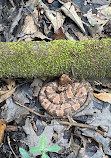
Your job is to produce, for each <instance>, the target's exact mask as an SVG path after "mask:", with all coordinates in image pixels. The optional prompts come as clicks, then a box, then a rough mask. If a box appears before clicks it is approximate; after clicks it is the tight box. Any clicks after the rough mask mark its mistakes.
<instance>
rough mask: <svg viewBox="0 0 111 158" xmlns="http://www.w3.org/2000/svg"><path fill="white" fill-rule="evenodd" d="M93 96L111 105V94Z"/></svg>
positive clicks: (104, 93) (95, 94)
mask: <svg viewBox="0 0 111 158" xmlns="http://www.w3.org/2000/svg"><path fill="white" fill-rule="evenodd" d="M93 95H94V97H96V98H97V99H99V100H102V101H104V102H109V103H111V93H106V92H103V93H99V94H97V93H93Z"/></svg>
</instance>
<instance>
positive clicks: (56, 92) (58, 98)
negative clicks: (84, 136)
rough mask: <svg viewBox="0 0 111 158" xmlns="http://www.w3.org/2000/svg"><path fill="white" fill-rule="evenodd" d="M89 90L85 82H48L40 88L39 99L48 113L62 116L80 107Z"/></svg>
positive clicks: (70, 113) (85, 99)
mask: <svg viewBox="0 0 111 158" xmlns="http://www.w3.org/2000/svg"><path fill="white" fill-rule="evenodd" d="M90 92H91V87H90V85H89V83H85V82H81V83H73V82H72V83H70V84H66V85H61V84H59V82H57V81H55V82H49V83H48V84H46V85H45V86H44V87H43V88H42V89H41V91H40V95H39V101H40V103H41V105H42V106H43V108H44V109H45V110H46V111H47V112H48V113H49V114H51V115H53V116H60V117H63V116H66V115H72V114H73V113H75V112H76V111H78V110H79V109H81V108H82V107H83V105H84V104H85V102H86V101H87V99H88V95H89V94H90Z"/></svg>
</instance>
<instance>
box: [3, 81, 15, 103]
mask: <svg viewBox="0 0 111 158" xmlns="http://www.w3.org/2000/svg"><path fill="white" fill-rule="evenodd" d="M3 81H5V82H6V83H7V84H8V85H5V86H4V87H3V88H2V89H1V90H0V103H1V102H3V101H4V100H6V99H8V98H9V97H10V96H11V95H12V94H13V93H14V91H15V89H16V87H15V81H14V80H11V79H3Z"/></svg>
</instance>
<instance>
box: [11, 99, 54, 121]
mask: <svg viewBox="0 0 111 158" xmlns="http://www.w3.org/2000/svg"><path fill="white" fill-rule="evenodd" d="M14 103H15V104H17V105H19V106H21V107H23V108H25V109H26V110H28V111H29V112H31V113H33V114H35V115H37V116H40V117H45V118H47V116H44V115H41V114H39V113H38V112H35V111H34V110H33V109H30V108H28V107H26V106H25V105H23V104H20V103H18V102H16V101H15V100H14ZM49 118H52V117H51V116H50V117H49Z"/></svg>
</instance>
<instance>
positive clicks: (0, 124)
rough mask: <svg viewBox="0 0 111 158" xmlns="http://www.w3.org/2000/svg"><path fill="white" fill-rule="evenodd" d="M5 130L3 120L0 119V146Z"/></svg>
mask: <svg viewBox="0 0 111 158" xmlns="http://www.w3.org/2000/svg"><path fill="white" fill-rule="evenodd" d="M5 129H6V123H5V120H3V119H0V144H1V142H2V138H3V134H4V131H5Z"/></svg>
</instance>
